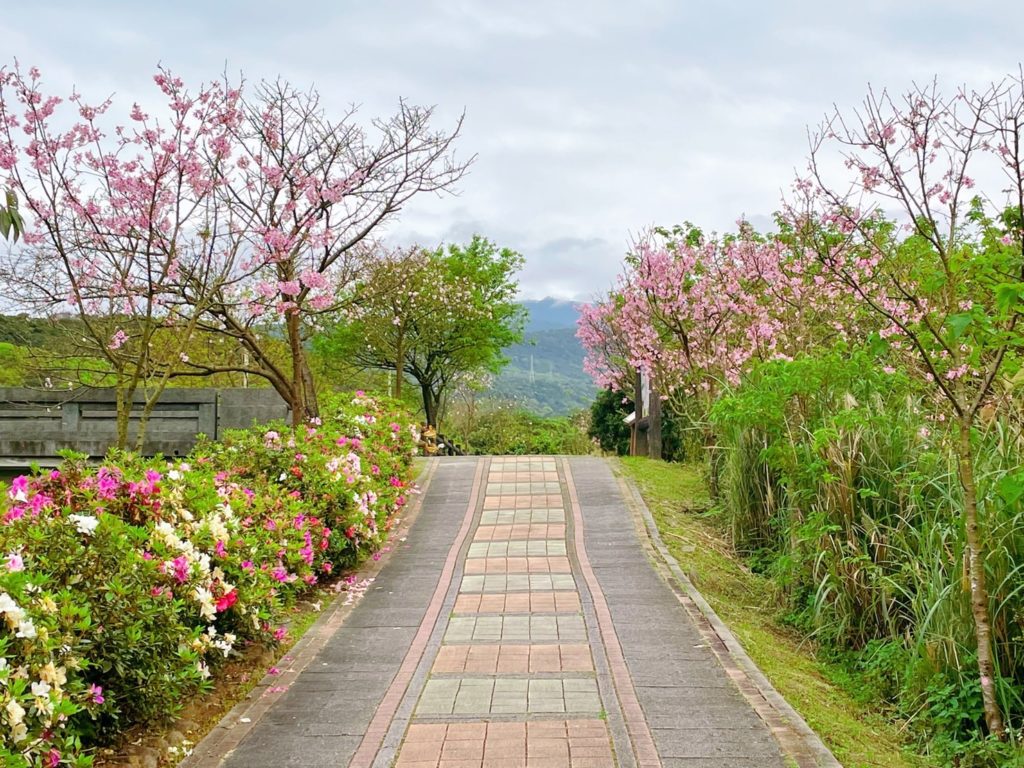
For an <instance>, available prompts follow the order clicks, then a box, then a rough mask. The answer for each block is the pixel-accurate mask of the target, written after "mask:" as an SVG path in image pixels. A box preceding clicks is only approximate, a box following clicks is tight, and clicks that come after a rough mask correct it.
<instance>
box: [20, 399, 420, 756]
mask: <svg viewBox="0 0 1024 768" xmlns="http://www.w3.org/2000/svg"><path fill="white" fill-rule="evenodd" d="M325 412H326V413H328V414H329V416H327V417H325V419H324V420H323V422H322V423H319V421H318V422H316V423H310V424H308V425H306V426H303V427H300V428H298V429H295V430H292V429H291V428H288V427H286V426H285V425H271V426H269V427H265V428H261V429H253V430H246V431H239V432H232V433H229V434H228V435H227V436H226V437H225V438H224V439H223V440H221V441H219V442H213V441H201V442H200V444H199V445H198V446H197V447H196V448H195V450H194V451H193V452H192V454H191V455H189V456H188V457H186V458H185V459H183V460H176V461H173V462H168V461H165V460H163V459H159V458H157V459H143V458H139V457H137V456H134V455H132V454H125V453H119V452H115V453H112V454H110V455H109V456H108V457H107V460H106V461H105V462H104V463H103V464H102V465H101V466H99V467H94V466H89V465H88V464H86V463H85V462H84V461H83V460H81V459H76V458H69V459H68V460H67V461H66V462H65V463H64V464H63V465H62V466H61V467H60V468H59V469H57V470H52V471H43V472H38V473H35V474H33V475H30V476H23V477H19V478H16V479H15V480H14V481H13V482H12V483H11V485H10V487H9V488H8V489H7V490H6V493H4V494H3V498H2V500H0V523H2V524H0V554H2V555H3V560H2V561H0V723H2V725H3V727H2V728H0V764H2V765H5V766H12V767H13V766H58V765H74V766H87V765H89V764H90V762H91V757H90V755H89V748H90V747H91V746H93V745H96V744H99V743H103V742H105V741H109V740H110V739H111V738H113V737H114V736H115V735H116V734H117V733H118V732H120V731H121V730H123V729H124V728H125V727H128V726H130V725H134V724H139V723H147V722H151V721H154V720H157V719H160V718H161V717H166V715H167V714H168V713H172V712H174V711H175V709H176V708H177V707H178V706H179V703H180V702H181V701H182V700H184V697H185V696H187V695H188V694H190V693H193V692H195V691H199V690H202V689H204V688H205V687H206V686H208V685H209V683H208V681H209V679H210V677H211V675H212V674H213V673H214V672H215V671H216V667H217V666H218V664H221V663H223V661H224V660H225V659H227V658H229V657H230V656H231V655H232V654H235V653H237V652H238V650H240V649H241V648H242V647H244V646H245V645H247V644H251V643H254V642H269V643H273V642H277V641H280V640H283V639H284V638H285V637H286V634H287V630H286V627H285V626H283V625H282V622H281V619H282V616H283V611H284V609H285V608H287V607H288V606H289V605H290V604H292V603H293V602H294V601H295V599H296V597H297V596H298V595H300V594H301V593H302V592H303V591H304V590H308V589H309V588H311V587H313V586H314V585H316V584H318V583H319V582H321V581H322V580H323V579H325V578H326V577H328V576H330V575H331V574H332V573H335V572H336V571H337V570H338V569H340V568H345V567H351V566H353V565H355V564H357V563H358V562H360V561H361V560H362V559H364V558H366V557H368V556H370V555H372V554H373V553H375V552H376V551H377V550H378V549H379V548H380V546H381V545H382V543H383V542H384V540H385V538H386V535H387V532H388V531H389V530H390V528H391V526H392V525H393V524H394V522H395V519H396V516H397V514H398V513H399V512H400V511H401V509H402V507H403V506H404V505H405V503H406V500H407V493H408V490H409V489H408V481H409V475H410V468H411V461H412V456H413V453H414V451H415V445H416V440H417V439H418V435H417V434H416V429H415V426H414V425H413V424H412V423H411V421H410V419H409V417H408V416H407V415H406V414H404V413H403V412H401V411H400V410H398V409H396V407H395V406H394V404H392V403H388V402H384V401H380V400H377V399H373V398H369V397H365V396H363V395H362V394H360V393H357V394H356V396H355V397H352V396H351V395H349V396H347V397H344V398H341V397H339V398H338V399H337V400H336V401H335V402H333V403H330V404H329V406H328V409H327V410H326V411H325Z"/></svg>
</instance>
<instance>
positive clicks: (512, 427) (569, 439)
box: [454, 408, 593, 456]
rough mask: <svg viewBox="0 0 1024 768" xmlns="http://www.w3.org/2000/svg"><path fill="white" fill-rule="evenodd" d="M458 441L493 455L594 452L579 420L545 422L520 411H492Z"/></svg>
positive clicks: (470, 447) (459, 435)
mask: <svg viewBox="0 0 1024 768" xmlns="http://www.w3.org/2000/svg"><path fill="white" fill-rule="evenodd" d="M454 437H455V440H456V442H457V443H460V444H463V445H466V446H468V447H469V449H470V450H471V451H472V452H474V453H482V454H491V455H517V456H522V455H531V454H571V455H581V454H588V453H590V452H591V450H592V448H593V445H592V444H591V442H590V440H589V439H588V438H587V434H586V425H585V424H583V423H582V421H581V419H580V418H579V417H575V418H554V417H549V418H545V417H542V416H537V415H536V414H533V413H530V412H529V411H522V410H517V409H503V408H498V409H495V410H492V411H488V412H486V413H484V414H482V415H480V416H477V418H476V419H475V421H474V423H473V424H472V425H470V426H469V428H468V429H467V431H466V432H465V433H463V434H458V435H455V436H454Z"/></svg>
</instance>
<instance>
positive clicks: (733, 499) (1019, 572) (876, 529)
mask: <svg viewBox="0 0 1024 768" xmlns="http://www.w3.org/2000/svg"><path fill="white" fill-rule="evenodd" d="M930 413H931V409H930V408H929V407H928V403H927V402H926V401H924V400H923V399H922V397H921V395H920V393H918V392H915V391H914V389H913V387H912V386H911V384H910V381H909V380H908V379H907V378H905V377H903V376H902V375H900V374H899V373H897V372H891V373H889V372H886V371H885V370H882V369H880V368H878V367H877V366H876V365H875V364H874V362H873V361H872V360H871V359H870V358H869V356H868V355H867V354H866V353H859V352H853V353H845V352H836V353H834V354H829V355H825V356H823V357H817V358H803V359H797V360H792V361H773V362H770V363H766V364H763V365H761V366H759V367H758V368H757V369H756V370H755V371H754V372H753V374H752V375H750V376H749V377H748V378H747V379H746V380H745V381H744V382H743V384H742V385H741V386H739V387H738V388H737V389H736V390H734V391H733V392H731V393H729V394H728V395H727V396H725V397H723V398H721V399H720V400H719V402H718V403H717V404H716V406H715V408H714V410H713V415H712V418H713V421H714V423H715V427H716V434H717V437H718V440H719V445H720V448H721V449H722V451H723V453H724V454H725V459H724V465H723V467H722V469H721V475H720V486H721V491H722V495H721V506H722V511H723V513H724V514H725V516H726V518H727V520H728V522H729V524H730V527H731V531H732V537H733V543H734V545H735V547H736V549H737V550H738V551H739V552H741V553H743V554H744V555H746V556H747V557H748V559H749V560H750V562H751V564H752V565H753V567H755V568H757V569H759V570H762V571H764V572H766V573H769V574H771V575H772V576H773V577H774V578H775V579H776V581H777V583H778V584H779V587H780V593H781V595H782V596H783V600H784V602H785V615H786V620H787V621H789V622H791V623H793V624H794V625H796V626H797V627H799V628H800V629H802V630H804V631H806V632H807V633H808V634H810V635H811V636H813V637H814V638H815V639H816V640H817V641H818V643H819V645H820V647H821V648H822V649H823V650H824V651H826V652H829V653H832V654H834V655H836V656H837V657H839V658H842V659H844V660H845V661H847V662H848V663H849V664H850V665H852V666H853V667H855V668H856V669H857V670H858V671H859V672H861V673H862V674H863V675H865V676H866V679H867V680H868V681H870V682H869V685H870V687H871V688H872V689H873V690H874V691H875V692H876V693H878V694H879V695H880V696H881V697H882V698H884V699H885V700H886V701H887V702H888V703H889V704H890V705H891V706H892V708H893V710H894V712H895V713H896V714H897V715H898V716H900V717H902V718H904V719H906V720H907V722H908V723H909V727H910V728H911V729H912V730H913V731H914V732H915V733H916V734H918V735H919V736H920V738H921V739H922V740H923V741H925V742H927V743H928V744H930V748H931V749H933V750H935V751H936V752H938V753H940V754H945V755H949V756H951V757H950V759H951V760H953V761H954V763H953V764H956V765H964V766H966V765H979V766H981V765H1004V764H1008V763H1007V762H1006V761H1007V760H1008V759H1010V758H1008V757H1006V755H1007V754H1009V751H1012V750H1013V747H1012V746H1005V745H1000V744H996V743H992V742H982V741H979V738H980V737H981V736H982V735H983V733H984V713H983V710H982V701H981V691H980V686H979V684H978V681H977V666H976V656H975V654H976V650H975V648H976V643H975V638H974V627H973V623H972V618H971V606H970V584H969V580H968V575H967V574H968V571H967V552H966V541H965V532H964V527H963V523H962V515H961V514H960V510H961V509H962V506H963V500H962V490H961V486H960V483H959V479H958V476H957V470H956V463H955V459H954V454H953V451H952V450H951V446H950V440H951V435H950V434H949V432H948V430H947V428H946V425H945V424H944V423H943V422H942V421H939V420H936V419H934V418H933V417H931V415H930ZM974 439H975V440H976V441H977V452H978V457H979V459H978V463H977V481H978V498H979V502H980V517H981V526H982V529H983V534H984V536H985V540H986V541H987V542H988V552H989V556H988V557H987V559H986V562H985V567H986V573H987V577H988V579H989V583H990V584H991V586H992V589H991V593H990V601H991V611H992V616H993V618H994V626H993V632H994V646H995V652H996V656H997V675H998V681H997V684H998V685H997V687H998V692H999V697H1000V699H1001V704H1002V706H1003V708H1004V712H1006V713H1007V716H1008V719H1009V721H1010V722H1011V723H1012V724H1014V726H1015V727H1016V728H1017V729H1018V731H1017V733H1018V735H1019V728H1020V725H1021V722H1022V719H1024V693H1022V692H1024V514H1022V506H1021V500H1022V497H1024V473H1022V470H1021V466H1022V464H1024V439H1022V432H1021V424H1020V421H1019V420H1014V419H1011V418H1007V417H1005V416H997V415H996V412H995V411H993V414H992V417H991V418H990V419H988V420H987V421H986V422H985V423H984V424H983V427H982V428H981V429H979V430H977V432H976V434H975V435H974ZM995 752H998V753H999V755H998V756H993V754H994V753H995Z"/></svg>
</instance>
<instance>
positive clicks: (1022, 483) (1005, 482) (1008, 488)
mask: <svg viewBox="0 0 1024 768" xmlns="http://www.w3.org/2000/svg"><path fill="white" fill-rule="evenodd" d="M996 490H997V491H998V493H999V495H1000V497H1002V499H1003V501H1005V502H1006V503H1007V504H1016V503H1017V502H1018V501H1019V500H1020V498H1021V496H1024V473H1022V472H1017V473H1016V474H1013V475H1003V477H1002V478H1001V479H1000V480H999V483H998V485H997V488H996Z"/></svg>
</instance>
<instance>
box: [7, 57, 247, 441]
mask: <svg viewBox="0 0 1024 768" xmlns="http://www.w3.org/2000/svg"><path fill="white" fill-rule="evenodd" d="M155 81H156V84H157V86H158V87H159V89H160V91H161V94H162V97H163V99H164V102H165V111H164V114H163V115H162V116H161V117H159V118H155V117H151V116H149V115H146V114H144V113H143V112H142V110H141V109H140V108H139V107H138V105H135V106H134V107H133V108H132V110H131V122H129V123H128V124H126V125H116V126H113V127H112V128H111V126H110V124H109V123H108V121H107V119H106V118H107V113H108V111H109V110H110V109H111V107H112V100H111V99H107V100H105V101H103V102H101V103H99V104H90V103H88V102H86V101H85V99H84V97H82V96H81V95H79V94H77V93H72V94H71V95H70V97H68V98H67V99H62V98H60V97H57V96H53V95H47V94H46V93H45V92H44V90H43V87H42V79H41V75H40V73H39V71H38V70H36V69H34V68H33V69H30V70H29V71H28V72H23V71H22V70H21V69H20V67H18V66H17V65H15V66H14V67H13V68H6V69H0V173H2V174H5V175H6V182H7V184H8V185H10V187H11V189H12V193H11V195H10V196H9V198H8V207H9V210H10V208H12V207H14V206H15V205H16V204H15V200H16V198H15V197H14V195H15V194H17V195H19V196H21V197H22V198H23V199H24V200H25V204H26V206H27V214H28V219H29V221H28V222H26V223H25V224H24V225H22V223H21V219H20V217H19V219H18V221H17V224H16V225H15V226H16V228H15V229H14V232H15V234H19V233H20V232H21V228H22V226H23V227H24V231H23V237H22V245H21V246H19V247H17V248H15V249H13V250H11V251H10V252H9V253H8V254H7V255H6V257H5V258H4V259H3V261H2V262H0V278H2V280H3V285H4V288H5V295H6V298H7V299H8V300H9V301H13V302H17V303H19V304H21V305H22V306H23V307H24V308H26V309H28V310H29V311H31V312H35V313H39V312H43V313H49V314H64V313H67V312H70V313H72V314H74V315H77V318H78V320H79V322H77V323H75V324H74V325H73V326H70V327H73V328H74V330H75V332H76V334H80V336H79V337H78V338H77V339H76V340H75V342H76V346H77V347H78V349H79V350H80V352H81V357H80V358H78V360H77V361H76V363H75V366H76V368H81V367H82V366H83V365H84V366H85V367H86V368H89V367H91V368H93V372H94V373H96V374H98V375H100V376H101V380H102V381H103V382H104V383H107V384H111V383H112V384H113V386H115V387H116V389H117V443H118V446H119V447H122V448H124V447H127V444H128V441H129V424H130V419H131V414H132V409H133V407H134V406H133V402H134V401H135V399H136V398H135V396H136V393H137V392H140V391H141V392H144V397H143V407H142V414H141V418H140V419H139V422H138V430H137V433H136V447H137V448H141V446H142V443H143V440H144V436H145V425H146V419H147V418H148V415H149V413H150V412H151V411H152V409H153V407H154V406H155V404H156V401H157V399H158V398H159V396H160V393H161V392H162V391H163V388H164V387H165V386H166V384H167V381H168V378H169V376H170V374H171V372H172V371H173V370H174V369H175V367H176V366H177V365H178V364H179V363H180V361H181V359H182V358H183V357H185V349H186V348H187V345H188V343H189V340H190V339H191V337H192V335H193V333H194V331H195V329H196V327H197V323H198V322H199V318H200V317H201V315H202V313H203V312H204V311H205V310H206V309H207V308H208V300H209V298H210V296H211V295H212V294H213V292H214V291H215V290H217V289H218V288H219V287H220V286H222V285H224V284H226V283H228V282H230V281H231V280H232V279H233V276H232V270H231V269H230V268H228V267H226V266H224V265H225V264H226V263H227V262H225V261H224V260H222V259H215V258H211V255H212V253H213V252H214V251H215V250H216V248H217V245H216V244H215V243H213V242H212V241H211V238H210V235H209V228H210V225H209V223H210V221H211V217H213V216H214V215H215V214H214V211H215V210H216V203H215V193H216V191H217V189H218V187H219V185H220V184H221V183H222V175H223V174H222V166H223V164H224V163H225V162H226V159H227V157H228V155H229V154H230V146H231V131H232V129H233V127H234V126H236V125H237V124H238V123H239V121H240V120H241V118H242V113H241V112H240V109H239V106H240V104H239V97H240V92H239V91H238V89H237V88H232V87H230V86H229V85H228V84H226V83H214V84H210V85H204V86H201V87H200V88H199V89H198V90H197V91H196V92H194V93H192V92H190V91H189V90H187V89H186V88H185V87H184V85H183V83H182V82H181V81H180V80H178V79H177V78H175V77H173V76H172V75H171V74H170V73H169V72H166V71H163V70H161V71H159V72H158V73H157V75H156V77H155ZM5 234H6V233H5ZM182 280H187V281H189V282H190V284H192V285H194V286H195V289H194V290H193V292H192V296H191V301H190V302H184V301H182V300H181V297H180V296H179V295H177V294H176V292H175V291H174V290H173V286H174V285H175V284H176V283H177V282H179V281H182ZM161 333H164V334H165V335H166V336H167V338H168V339H170V340H171V343H162V344H160V345H155V344H154V342H155V341H156V339H157V336H158V334H161ZM157 349H160V350H162V353H158V352H157ZM83 361H92V362H84V363H83ZM76 383H80V380H79V381H76Z"/></svg>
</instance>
